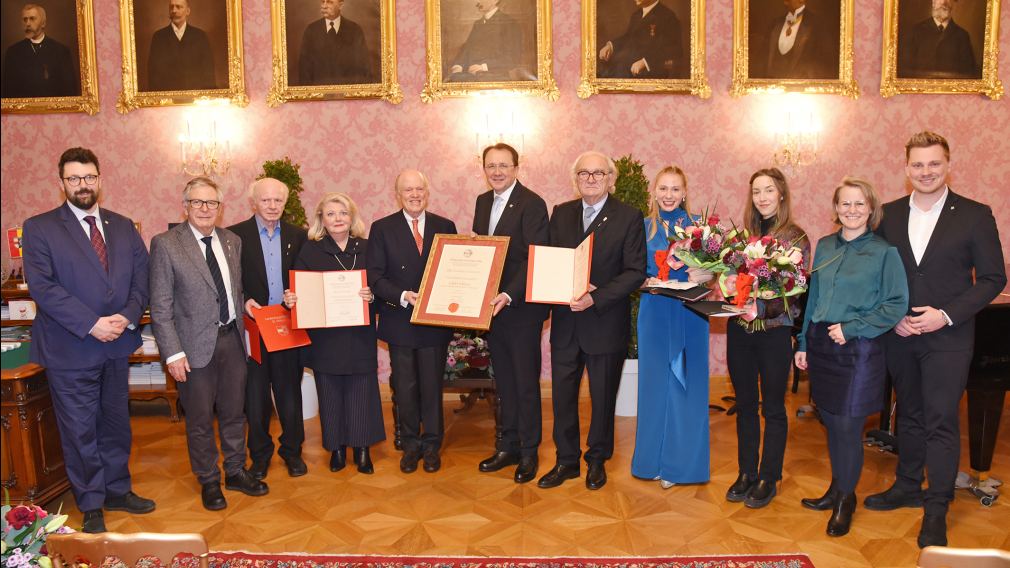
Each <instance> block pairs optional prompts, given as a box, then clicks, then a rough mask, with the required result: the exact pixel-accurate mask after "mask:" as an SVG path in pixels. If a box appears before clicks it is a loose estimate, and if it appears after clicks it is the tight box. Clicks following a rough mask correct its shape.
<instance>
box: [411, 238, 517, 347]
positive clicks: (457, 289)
mask: <svg viewBox="0 0 1010 568" xmlns="http://www.w3.org/2000/svg"><path fill="white" fill-rule="evenodd" d="M508 245H509V238H508V237H485V236H474V237H470V236H466V235H446V234H436V235H435V241H434V242H433V243H432V246H431V254H430V255H428V262H427V264H426V265H425V267H424V276H423V277H422V278H421V289H420V290H418V291H417V302H416V303H415V304H414V312H413V314H411V316H410V323H416V324H423V325H437V326H443V327H458V328H464V329H480V330H488V329H490V328H491V317H492V316H493V315H494V314H493V311H492V307H491V300H492V299H494V297H495V296H497V295H498V286H499V284H500V283H501V273H502V269H503V268H504V267H505V253H506V252H508Z"/></svg>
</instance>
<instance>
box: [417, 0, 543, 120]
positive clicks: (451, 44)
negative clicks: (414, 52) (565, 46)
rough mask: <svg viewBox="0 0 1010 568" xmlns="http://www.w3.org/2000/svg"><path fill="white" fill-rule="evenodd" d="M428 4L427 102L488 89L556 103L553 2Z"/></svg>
mask: <svg viewBox="0 0 1010 568" xmlns="http://www.w3.org/2000/svg"><path fill="white" fill-rule="evenodd" d="M480 4H481V5H482V6H483V7H484V8H485V10H486V12H483V13H482V11H481V10H480V9H479V8H477V7H475V6H474V2H473V1H472V0H425V30H426V35H427V62H426V64H427V80H426V81H425V85H424V89H423V90H422V91H421V100H422V101H424V102H426V103H430V102H432V101H435V100H438V99H441V98H443V97H463V96H467V95H471V94H475V93H479V92H482V91H504V92H508V93H513V94H524V95H541V96H544V97H547V99H549V100H552V101H556V100H557V99H558V97H559V96H560V92H559V91H558V86H557V84H556V83H555V82H554V51H553V49H552V47H551V0H509V1H508V2H507V3H506V2H501V1H499V0H489V1H487V2H481V3H480Z"/></svg>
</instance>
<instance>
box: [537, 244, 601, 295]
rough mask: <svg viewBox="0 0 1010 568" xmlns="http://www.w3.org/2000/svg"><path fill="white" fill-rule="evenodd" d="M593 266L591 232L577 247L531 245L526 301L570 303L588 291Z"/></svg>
mask: <svg viewBox="0 0 1010 568" xmlns="http://www.w3.org/2000/svg"><path fill="white" fill-rule="evenodd" d="M592 268H593V234H592V233H590V234H589V236H588V237H586V238H585V239H584V240H583V241H582V242H581V243H580V244H579V246H578V247H576V248H574V249H570V248H564V247H549V246H543V245H530V253H529V266H528V268H527V270H526V301H527V302H528V303H532V304H559V305H568V304H569V303H571V301H572V300H573V299H576V298H581V297H582V296H583V295H584V294H585V293H586V292H588V291H589V275H590V273H591V272H592Z"/></svg>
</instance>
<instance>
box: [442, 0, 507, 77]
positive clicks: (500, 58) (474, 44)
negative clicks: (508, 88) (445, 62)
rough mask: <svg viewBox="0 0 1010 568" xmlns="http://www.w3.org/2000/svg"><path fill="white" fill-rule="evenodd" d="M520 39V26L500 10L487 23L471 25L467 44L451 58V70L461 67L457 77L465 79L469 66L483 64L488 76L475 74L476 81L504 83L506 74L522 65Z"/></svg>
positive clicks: (485, 21)
mask: <svg viewBox="0 0 1010 568" xmlns="http://www.w3.org/2000/svg"><path fill="white" fill-rule="evenodd" d="M522 40H523V34H522V30H520V29H519V23H518V22H516V21H515V19H513V18H512V16H509V15H508V14H505V13H503V12H502V11H501V9H499V10H498V11H497V12H495V13H494V15H493V16H491V17H490V18H488V19H487V20H485V19H483V18H481V19H479V20H477V21H476V22H474V23H473V28H471V30H470V35H469V36H467V38H466V43H464V44H463V47H461V48H460V50H459V53H458V54H456V57H455V58H453V60H452V63H451V64H450V67H451V66H452V65H460V66H462V67H463V72H462V73H460V74H459V75H461V76H467V75H469V74H468V73H467V69H469V67H470V66H471V65H479V64H481V63H486V64H487V73H480V74H478V75H477V77H476V80H478V81H498V80H504V81H507V80H509V72H510V71H511V70H512V69H514V68H517V67H521V66H522V61H521V60H520V57H521V55H520V54H521V52H522V49H521V46H522ZM454 77H455V75H454ZM471 77H472V76H471ZM455 80H459V79H455Z"/></svg>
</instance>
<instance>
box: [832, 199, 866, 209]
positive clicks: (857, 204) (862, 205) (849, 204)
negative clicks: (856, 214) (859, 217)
mask: <svg viewBox="0 0 1010 568" xmlns="http://www.w3.org/2000/svg"><path fill="white" fill-rule="evenodd" d="M836 207H838V210H839V211H848V210H849V209H855V210H856V211H862V210H864V209H866V207H867V205H866V202H865V201H840V202H838V205H836Z"/></svg>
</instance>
